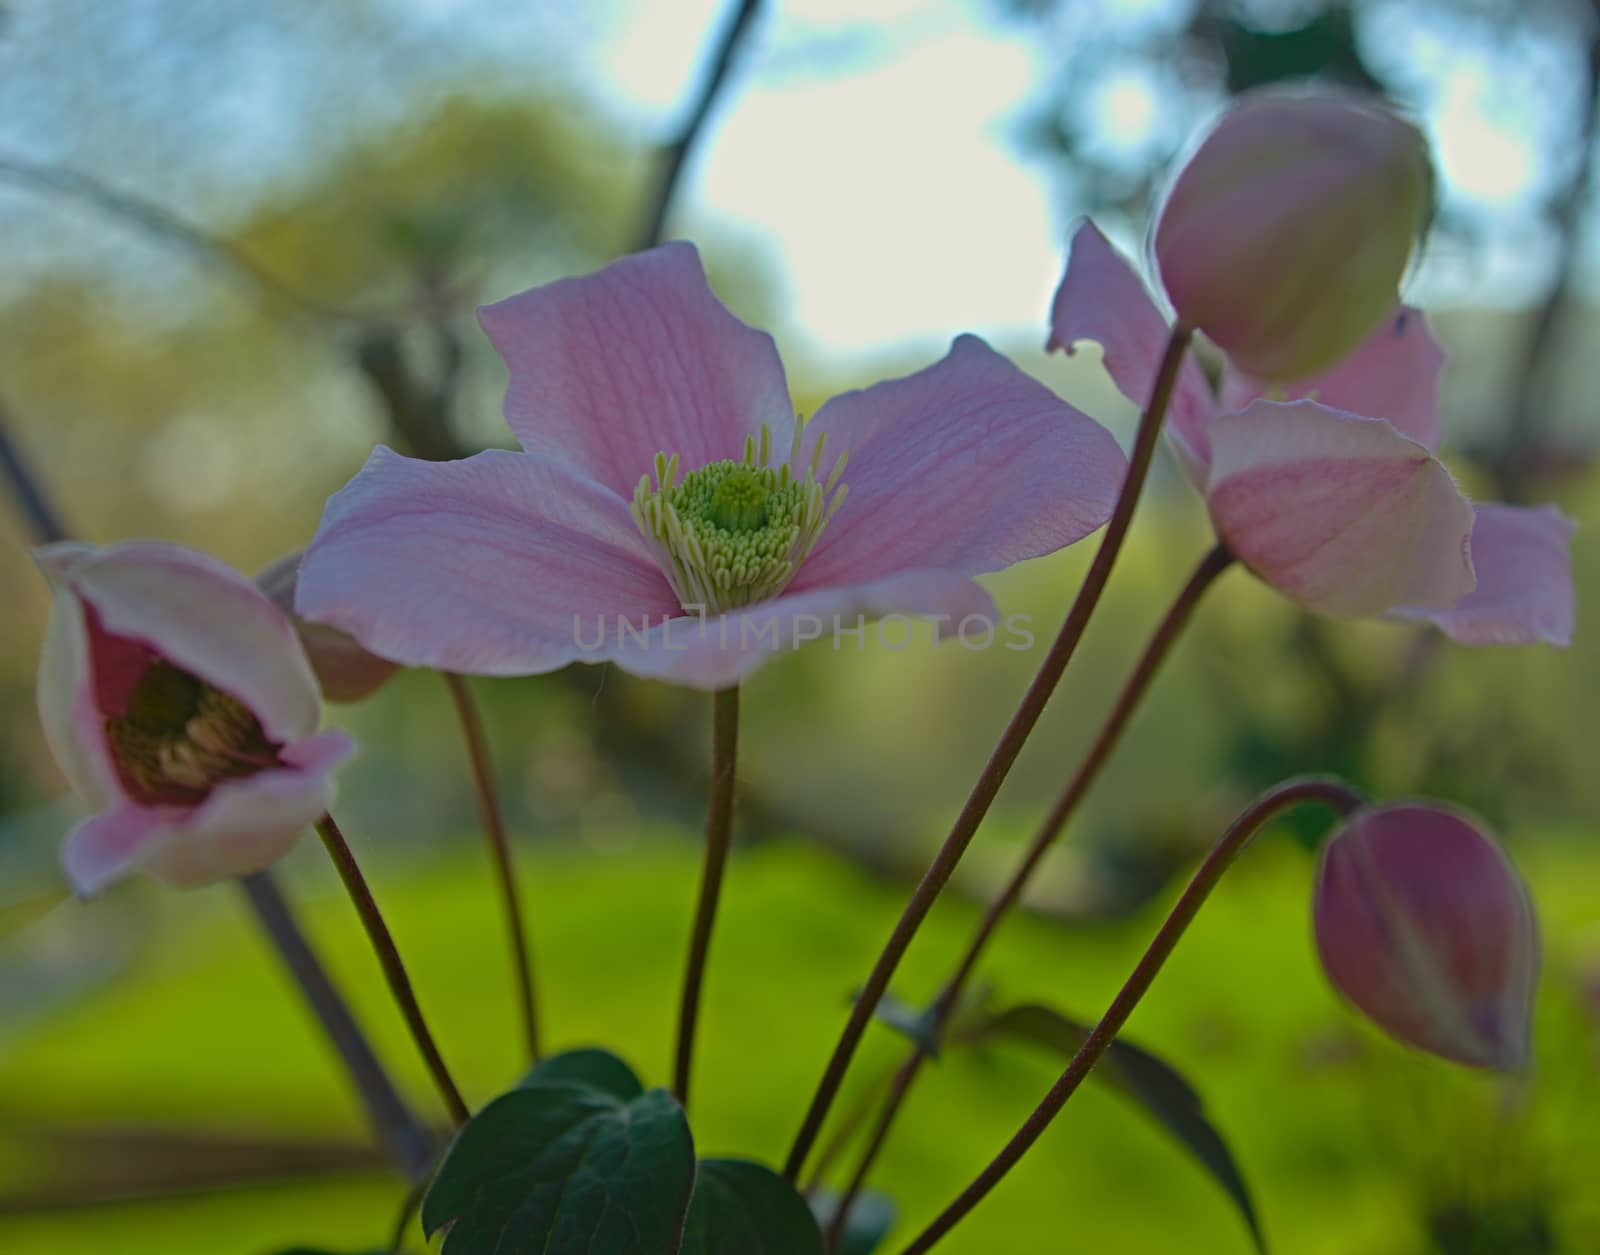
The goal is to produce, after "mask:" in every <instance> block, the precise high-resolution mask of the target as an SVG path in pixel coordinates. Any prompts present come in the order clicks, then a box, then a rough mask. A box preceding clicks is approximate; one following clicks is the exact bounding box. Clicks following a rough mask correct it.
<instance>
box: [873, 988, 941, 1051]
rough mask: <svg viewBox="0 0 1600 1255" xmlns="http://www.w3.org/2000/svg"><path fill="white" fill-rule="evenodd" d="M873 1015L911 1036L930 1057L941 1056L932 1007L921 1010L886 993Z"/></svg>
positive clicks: (897, 1030)
mask: <svg viewBox="0 0 1600 1255" xmlns="http://www.w3.org/2000/svg"><path fill="white" fill-rule="evenodd" d="M872 1015H873V1018H874V1019H877V1020H879V1021H881V1022H882V1023H884V1024H887V1025H888V1026H889V1027H890V1028H892V1029H894V1030H895V1031H896V1032H898V1033H902V1034H904V1035H905V1036H906V1037H909V1038H910V1039H911V1041H912V1042H913V1043H914V1044H915V1045H917V1046H919V1047H920V1048H921V1049H922V1052H923V1053H924V1054H925V1055H927V1056H928V1057H929V1058H930V1059H937V1058H938V1057H939V1031H938V1026H937V1025H936V1024H935V1023H934V1017H933V1008H932V1007H928V1008H926V1009H923V1010H919V1009H918V1008H916V1007H914V1006H912V1005H911V1004H910V1003H909V1002H906V1001H904V1000H903V999H900V998H897V997H895V996H894V995H893V994H884V995H883V997H882V998H880V999H878V1006H877V1009H876V1010H874V1011H873V1013H872Z"/></svg>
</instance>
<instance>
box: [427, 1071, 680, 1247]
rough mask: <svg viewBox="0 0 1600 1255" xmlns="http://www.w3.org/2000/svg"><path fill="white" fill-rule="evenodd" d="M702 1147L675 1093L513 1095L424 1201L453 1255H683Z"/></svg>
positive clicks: (574, 1088)
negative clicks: (590, 1254) (586, 1254)
mask: <svg viewBox="0 0 1600 1255" xmlns="http://www.w3.org/2000/svg"><path fill="white" fill-rule="evenodd" d="M694 1177H695V1162H694V1141H693V1139H692V1138H691V1137H690V1135H689V1122H688V1121H687V1120H686V1119H685V1118H684V1114H683V1108H682V1107H680V1106H679V1105H678V1103H677V1100H676V1099H674V1098H673V1097H672V1095H671V1094H669V1093H667V1091H666V1090H664V1089H653V1090H651V1091H649V1092H648V1093H645V1094H641V1095H639V1096H638V1097H636V1098H633V1099H631V1100H628V1101H623V1100H621V1099H620V1098H618V1097H616V1096H615V1095H613V1094H609V1093H605V1092H603V1091H601V1090H600V1089H598V1088H596V1087H595V1086H593V1085H588V1084H567V1083H557V1084H547V1083H544V1082H537V1083H534V1084H530V1085H527V1086H526V1087H524V1088H521V1089H515V1090H512V1091H511V1092H510V1093H509V1094H502V1095H501V1096H500V1097H499V1098H497V1099H495V1100H494V1101H493V1102H492V1103H490V1104H489V1105H488V1106H487V1107H485V1108H484V1109H483V1110H482V1111H480V1112H479V1113H478V1114H477V1115H476V1116H474V1117H473V1119H472V1121H471V1122H470V1123H469V1124H468V1125H467V1126H466V1127H465V1128H464V1129H462V1130H461V1132H460V1133H458V1134H457V1135H456V1139H455V1141H454V1142H453V1143H452V1145H451V1147H450V1149H449V1151H448V1152H447V1153H446V1155H445V1160H444V1164H443V1165H442V1166H441V1167H440V1169H439V1175H438V1176H437V1177H435V1178H434V1181H433V1184H432V1185H431V1186H430V1187H429V1189H428V1193H427V1197H425V1198H424V1199H423V1201H422V1226H423V1229H424V1230H426V1232H427V1233H428V1234H429V1236H432V1235H433V1234H435V1233H437V1232H438V1231H439V1230H441V1229H443V1228H445V1227H446V1226H447V1225H448V1226H451V1227H450V1233H449V1236H448V1237H447V1238H446V1239H445V1244H444V1255H542V1253H543V1252H551V1251H595V1252H599V1251H605V1252H606V1253H607V1255H663V1252H672V1251H676V1250H677V1249H678V1240H679V1236H680V1235H681V1234H682V1232H683V1226H684V1218H685V1216H686V1214H687V1212H688V1210H689V1195H690V1192H691V1191H692V1190H693V1188H694Z"/></svg>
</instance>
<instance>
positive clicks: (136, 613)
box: [35, 540, 322, 741]
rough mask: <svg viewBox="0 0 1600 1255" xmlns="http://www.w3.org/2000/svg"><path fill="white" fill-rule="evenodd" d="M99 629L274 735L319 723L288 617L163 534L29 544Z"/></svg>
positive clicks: (313, 688)
mask: <svg viewBox="0 0 1600 1255" xmlns="http://www.w3.org/2000/svg"><path fill="white" fill-rule="evenodd" d="M35 557H36V559H37V560H38V562H39V565H40V566H41V567H42V568H43V569H44V571H45V573H46V575H48V576H49V577H50V580H51V582H52V583H53V584H55V585H56V586H57V587H58V588H62V589H65V590H67V591H68V592H70V593H71V594H72V595H73V596H75V597H77V598H80V599H82V600H83V601H85V602H87V603H88V604H89V605H91V606H92V607H93V608H94V611H95V613H96V614H97V615H98V616H99V621H100V623H101V625H102V626H103V627H104V629H105V630H106V631H107V632H109V633H113V634H115V635H116V636H120V637H126V638H129V639H131V640H134V641H138V642H140V643H142V644H144V645H147V646H148V647H149V648H150V649H152V650H154V651H155V652H156V653H157V654H159V655H161V656H162V657H163V658H166V659H167V660H169V661H170V662H172V664H173V665H174V666H177V667H179V668H181V669H182V670H184V671H188V672H189V673H190V674H192V675H195V676H197V677H199V678H200V679H202V680H204V681H205V682H206V683H208V684H210V685H212V686H213V687H214V688H217V689H220V690H221V691H222V692H224V693H228V694H230V695H231V696H233V697H235V698H237V699H238V700H239V701H240V702H242V703H244V705H245V706H246V707H248V708H249V710H250V711H251V713H252V714H254V715H255V716H256V718H257V719H259V720H260V721H261V726H262V728H263V729H264V730H265V731H266V733H267V735H268V736H269V737H271V738H272V739H273V740H275V741H292V740H295V739H297V738H298V737H302V736H306V735H308V734H309V733H311V732H312V731H314V730H315V729H316V726H317V721H318V719H319V717H320V715H321V711H322V702H321V696H320V694H319V693H318V691H317V682H316V679H315V677H314V676H313V675H312V674H311V666H310V664H309V663H308V662H307V661H306V656H305V652H304V651H303V650H302V649H301V648H300V641H299V639H298V638H297V637H296V636H295V634H294V628H293V626H292V625H291V624H290V622H289V619H288V616H286V615H285V614H284V613H283V612H282V611H281V610H279V609H278V608H277V607H276V606H274V605H273V604H272V602H270V601H269V600H268V599H267V598H266V597H265V596H264V595H263V594H262V593H261V592H260V590H259V589H257V588H256V587H255V585H253V584H252V583H250V581H249V580H247V579H246V578H245V577H244V576H243V575H241V574H239V572H237V571H235V570H234V569H233V568H232V567H229V566H227V565H225V564H224V563H221V562H218V561H217V560H216V559H214V558H212V557H209V556H208V555H206V554H203V553H197V552H196V551H194V550H192V549H185V548H183V547H181V546H178V545H169V544H165V543H162V542H160V541H140V540H135V541H128V542H126V543H124V544H119V545H111V546H108V547H106V548H104V549H100V548H96V547H94V546H90V545H79V544H74V543H70V542H69V543H64V544H58V545H46V546H44V547H43V548H41V549H38V550H35Z"/></svg>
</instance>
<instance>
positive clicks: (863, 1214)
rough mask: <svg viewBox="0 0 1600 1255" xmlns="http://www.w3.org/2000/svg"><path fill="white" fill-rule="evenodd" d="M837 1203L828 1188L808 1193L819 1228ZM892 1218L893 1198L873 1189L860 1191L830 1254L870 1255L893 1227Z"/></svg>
mask: <svg viewBox="0 0 1600 1255" xmlns="http://www.w3.org/2000/svg"><path fill="white" fill-rule="evenodd" d="M838 1205H839V1199H838V1196H837V1195H835V1194H833V1193H832V1192H831V1191H828V1190H818V1191H817V1192H816V1193H815V1194H813V1195H812V1196H811V1210H812V1212H813V1214H815V1216H816V1218H817V1224H818V1225H820V1226H821V1227H822V1228H823V1229H826V1228H827V1227H828V1222H829V1221H831V1220H832V1219H833V1209H834V1208H835V1207H837V1206H838ZM894 1217H895V1208H894V1200H893V1199H891V1198H890V1197H889V1196H888V1195H887V1194H880V1193H878V1191H877V1190H862V1191H861V1193H860V1194H859V1195H858V1196H857V1198H856V1201H855V1204H854V1205H853V1206H852V1207H851V1208H850V1215H849V1216H848V1217H846V1218H845V1222H844V1233H843V1234H841V1235H840V1240H839V1249H838V1250H837V1251H835V1252H834V1255H872V1253H873V1252H874V1251H876V1250H877V1249H878V1245H879V1243H881V1242H882V1241H883V1239H884V1238H886V1237H888V1236H889V1230H890V1229H892V1228H894Z"/></svg>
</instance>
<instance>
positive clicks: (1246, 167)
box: [1154, 89, 1433, 383]
mask: <svg viewBox="0 0 1600 1255" xmlns="http://www.w3.org/2000/svg"><path fill="white" fill-rule="evenodd" d="M1432 199H1433V176H1432V170H1431V167H1430V165H1429V162H1428V151H1427V145H1426V143H1425V141H1424V140H1423V138H1422V134H1421V132H1419V131H1418V130H1417V128H1416V127H1414V126H1412V125H1411V123H1409V122H1406V121H1404V120H1403V119H1401V118H1399V117H1397V116H1396V115H1395V114H1393V113H1391V112H1389V111H1388V110H1387V109H1385V108H1383V107H1382V106H1381V105H1379V104H1378V103H1376V101H1373V100H1369V99H1367V98H1363V97H1361V96H1357V95H1354V94H1352V93H1348V92H1343V91H1329V90H1326V89H1324V90H1320V91H1313V92H1298V93H1291V92H1286V91H1283V90H1281V89H1279V90H1267V91H1262V92H1256V93H1250V94H1247V95H1245V96H1242V97H1240V99H1239V100H1238V102H1237V103H1236V104H1235V105H1234V106H1233V107H1232V108H1231V109H1229V110H1228V111H1227V112H1226V113H1225V114H1223V116H1222V118H1221V120H1220V121H1219V122H1218V123H1217V125H1216V128H1215V129H1214V130H1213V131H1212V132H1211V134H1210V135H1208V136H1207V137H1206V139H1205V140H1204V142H1202V143H1201V145H1200V147H1199V148H1198V149H1197V150H1196V151H1195V153H1194V155H1193V156H1192V157H1190V159H1189V161H1188V163H1187V164H1186V165H1185V166H1184V167H1183V169H1182V170H1180V171H1179V173H1178V177H1177V180H1176V181H1175V182H1174V183H1173V185H1172V188H1171V190H1170V191H1169V192H1168V193H1167V198H1166V202H1165V204H1164V205H1163V206H1162V209H1161V215H1160V218H1159V220H1158V221H1157V223H1156V230H1155V241H1154V243H1155V258H1156V264H1157V266H1158V268H1159V270H1160V272H1161V281H1162V283H1163V284H1164V285H1165V287H1166V290H1167V295H1168V296H1169V297H1170V298H1171V300H1172V304H1173V307H1174V308H1175V309H1176V310H1177V313H1178V317H1179V318H1180V319H1181V320H1182V321H1183V322H1186V323H1188V324H1190V325H1191V326H1194V327H1197V328H1198V329H1199V330H1201V331H1203V332H1205V333H1206V335H1208V336H1209V337H1210V338H1211V339H1212V340H1213V341H1215V342H1216V344H1217V345H1218V346H1219V347H1220V348H1221V349H1223V351H1225V352H1226V353H1227V354H1228V355H1229V357H1230V358H1231V359H1232V361H1233V363H1234V365H1235V366H1236V367H1238V368H1239V369H1240V370H1242V371H1244V372H1245V373H1246V374H1249V375H1253V376H1254V377H1256V378H1257V379H1260V380H1263V381H1265V382H1268V383H1288V382H1290V381H1293V380H1297V379H1302V378H1304V377H1305V376H1307V375H1311V374H1314V373H1316V372H1317V371H1320V370H1323V369H1325V368H1326V367H1329V366H1331V365H1333V364H1334V363H1335V362H1337V361H1338V360H1339V359H1340V358H1342V357H1344V356H1345V355H1346V354H1347V353H1349V352H1351V351H1352V350H1353V349H1355V348H1356V347H1357V346H1358V345H1359V344H1361V342H1362V341H1363V340H1365V339H1366V338H1367V337H1368V336H1369V335H1370V334H1371V333H1372V331H1373V330H1374V329H1375V328H1376V327H1377V325H1378V323H1379V322H1380V321H1381V320H1382V319H1383V318H1384V317H1385V316H1387V315H1388V314H1390V313H1391V312H1392V311H1393V310H1394V307H1395V304H1396V302H1397V300H1398V295H1399V286H1400V280H1401V278H1402V277H1403V276H1404V274H1405V270H1406V265H1407V263H1408V261H1409V259H1410V257H1411V251H1412V248H1413V246H1414V245H1415V244H1416V243H1417V241H1418V239H1419V238H1420V236H1421V235H1422V233H1423V230H1424V229H1425V227H1426V225H1427V221H1428V218H1429V216H1430V214H1431V212H1432Z"/></svg>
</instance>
